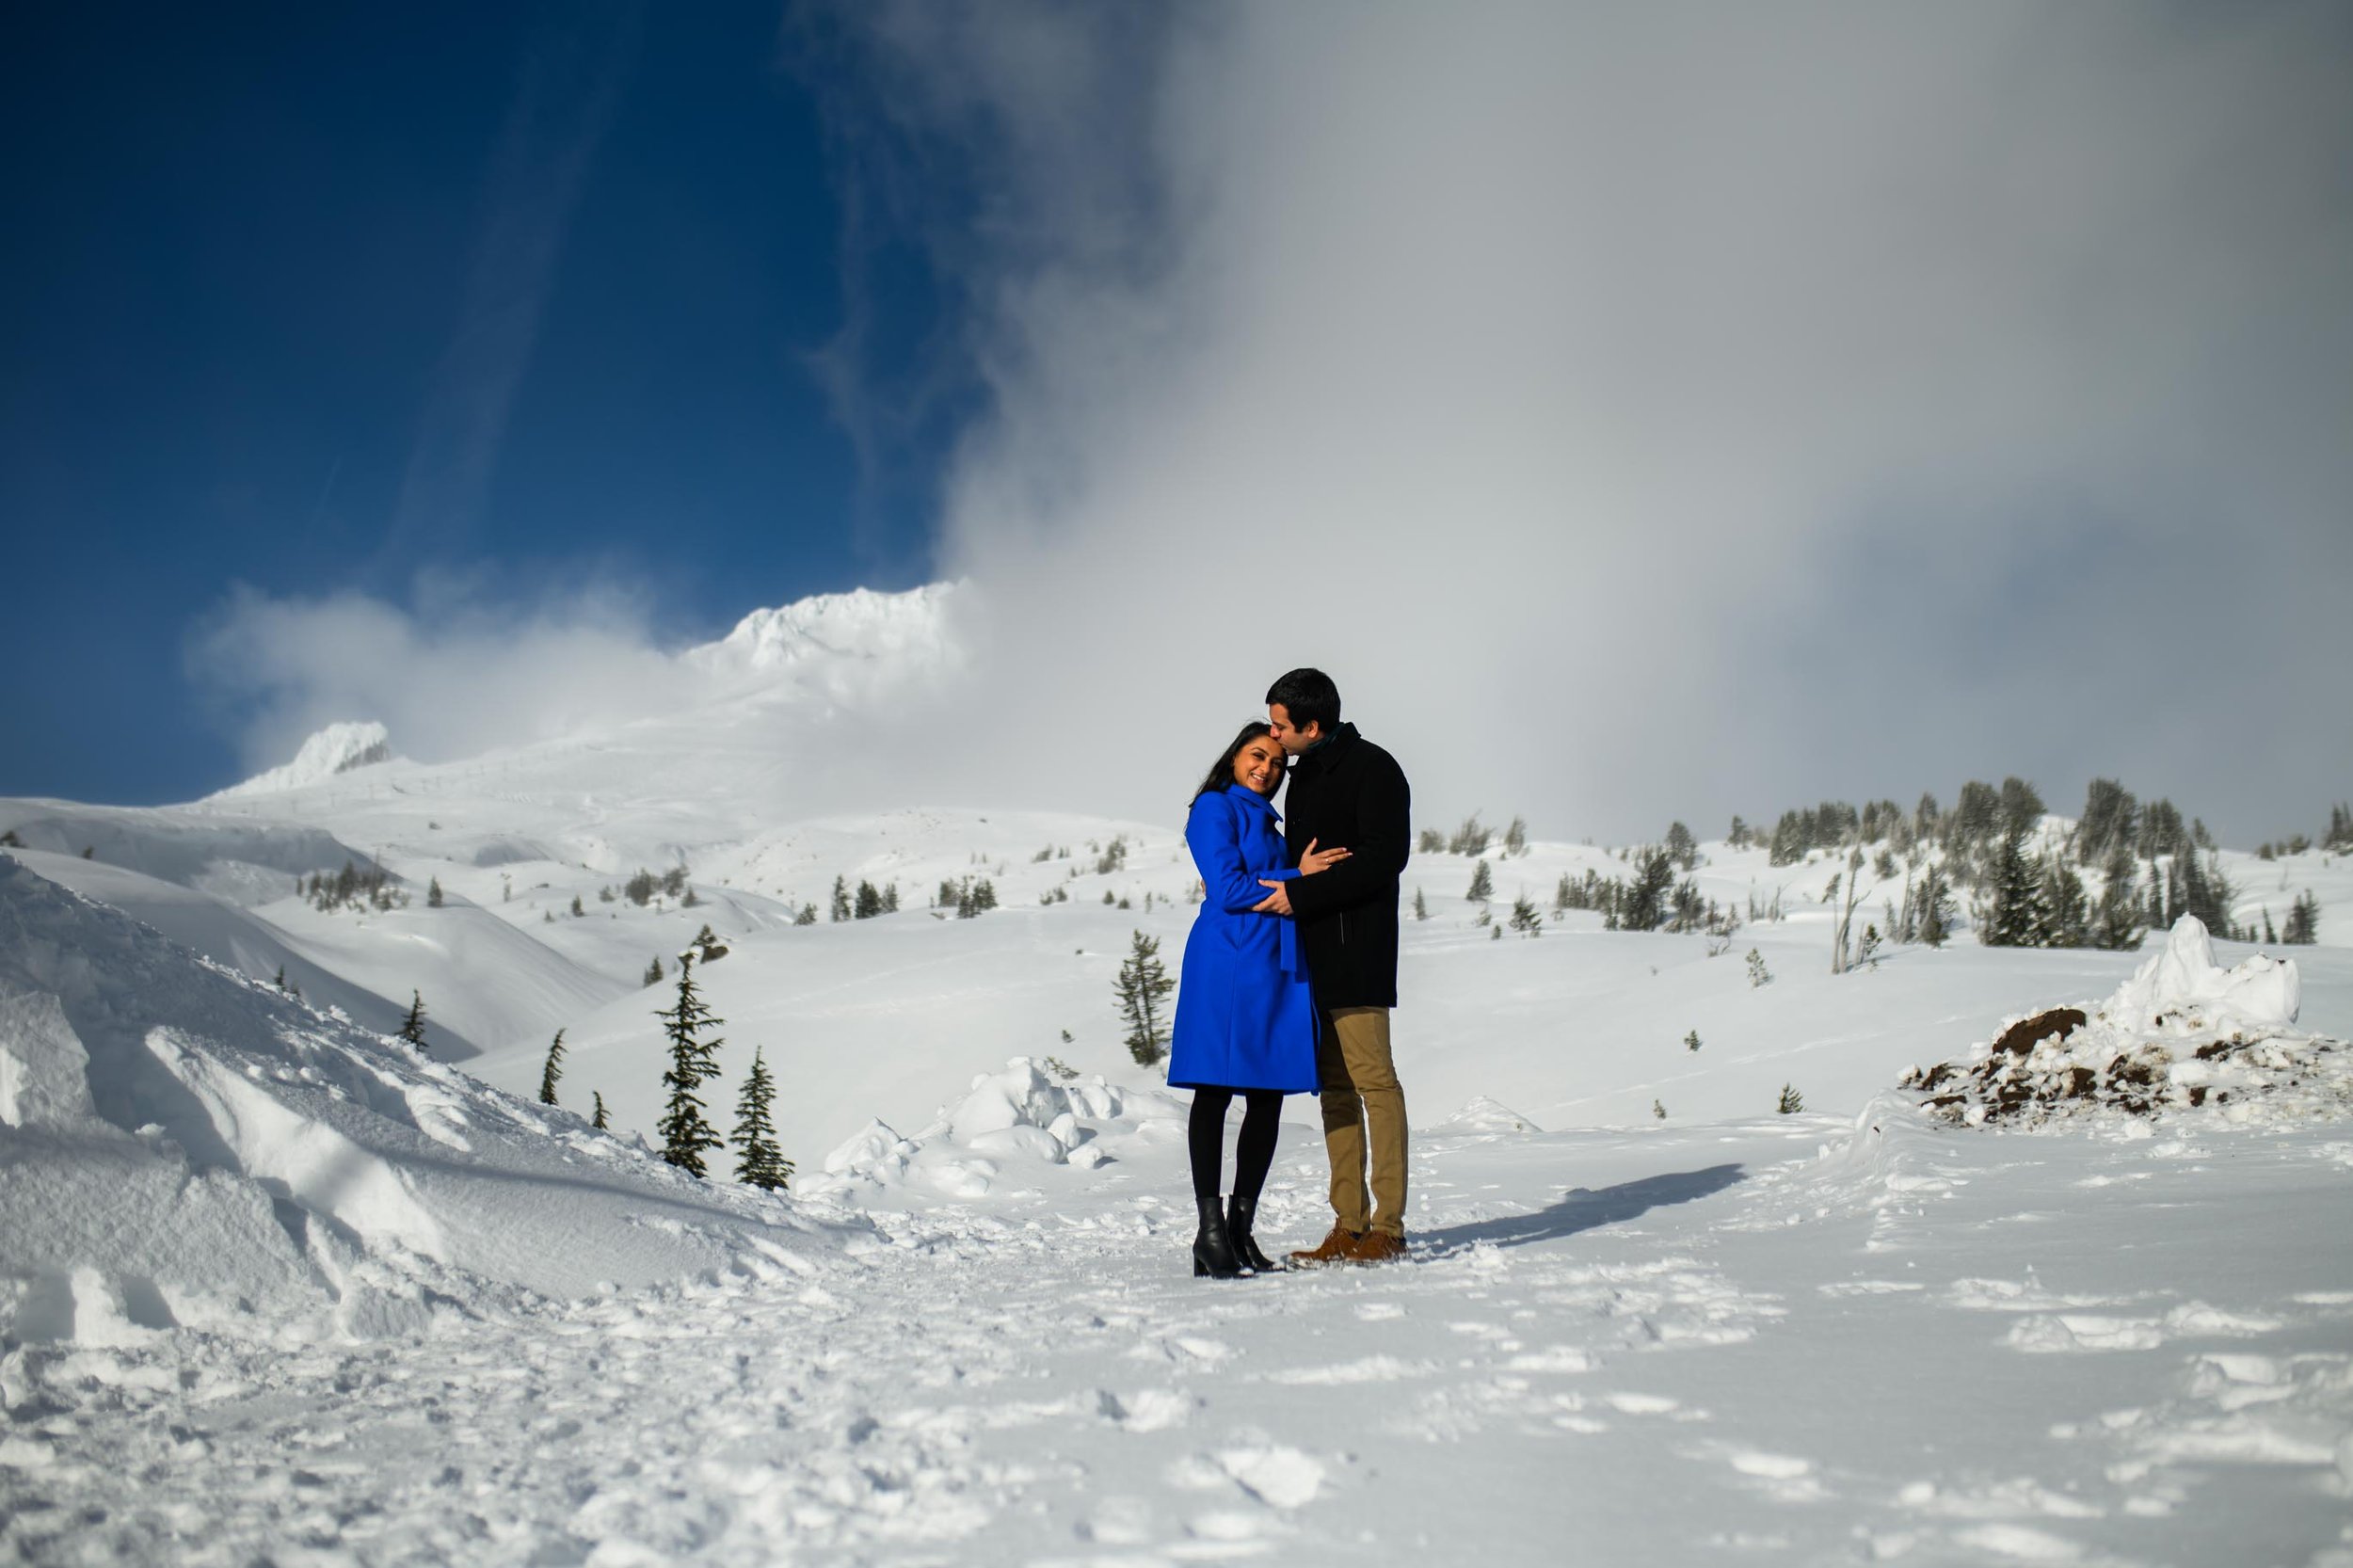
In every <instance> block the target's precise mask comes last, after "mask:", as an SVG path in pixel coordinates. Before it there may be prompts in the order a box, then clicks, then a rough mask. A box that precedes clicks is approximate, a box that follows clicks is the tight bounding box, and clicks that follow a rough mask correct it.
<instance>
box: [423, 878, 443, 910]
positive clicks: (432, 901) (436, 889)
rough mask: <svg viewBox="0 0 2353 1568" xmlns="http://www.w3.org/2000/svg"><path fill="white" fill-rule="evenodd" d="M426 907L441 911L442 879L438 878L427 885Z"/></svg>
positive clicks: (425, 894)
mask: <svg viewBox="0 0 2353 1568" xmlns="http://www.w3.org/2000/svg"><path fill="white" fill-rule="evenodd" d="M424 906H425V907H426V908H427V909H439V908H440V906H441V879H440V877H438V876H437V877H435V878H434V879H433V880H432V881H430V882H428V883H426V884H425V888H424Z"/></svg>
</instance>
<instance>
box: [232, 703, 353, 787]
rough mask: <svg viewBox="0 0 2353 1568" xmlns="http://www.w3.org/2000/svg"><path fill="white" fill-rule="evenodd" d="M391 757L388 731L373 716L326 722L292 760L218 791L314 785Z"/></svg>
mask: <svg viewBox="0 0 2353 1568" xmlns="http://www.w3.org/2000/svg"><path fill="white" fill-rule="evenodd" d="M391 760H392V732H391V731H390V730H388V729H386V728H384V727H383V726H382V725H381V724H378V723H377V722H376V721H375V720H374V719H366V720H360V721H357V722H350V721H346V722H343V723H338V724H330V725H328V727H327V728H324V729H322V730H320V731H318V732H317V733H316V734H314V735H312V737H311V738H310V739H309V740H307V741H305V742H303V743H302V749H301V750H299V751H297V752H296V753H295V758H294V760H293V761H291V762H288V763H286V764H285V765H284V766H282V767H276V768H272V769H270V770H269V771H268V772H266V773H259V774H255V775H254V776H252V777H251V778H248V779H247V780H246V781H245V782H244V783H242V784H232V785H231V786H230V787H229V788H228V789H226V790H223V791H221V792H220V793H221V794H224V795H254V794H267V793H271V792H276V791H279V790H298V789H300V788H302V787H303V786H304V785H306V784H317V783H321V782H323V781H325V780H327V779H329V778H332V777H334V776H336V775H337V774H339V773H349V772H351V771H352V770H353V769H354V768H366V767H373V766H375V765H376V763H378V762H389V761H391Z"/></svg>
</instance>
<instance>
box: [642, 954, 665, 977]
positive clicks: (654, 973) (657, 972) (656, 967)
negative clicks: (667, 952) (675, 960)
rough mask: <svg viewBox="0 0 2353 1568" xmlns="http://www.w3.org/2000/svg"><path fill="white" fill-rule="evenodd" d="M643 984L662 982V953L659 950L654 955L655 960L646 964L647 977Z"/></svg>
mask: <svg viewBox="0 0 2353 1568" xmlns="http://www.w3.org/2000/svg"><path fill="white" fill-rule="evenodd" d="M643 984H648V985H659V984H662V954H660V953H658V952H657V953H655V954H654V955H653V962H651V963H649V964H648V965H647V966H646V978H645V980H644V982H643Z"/></svg>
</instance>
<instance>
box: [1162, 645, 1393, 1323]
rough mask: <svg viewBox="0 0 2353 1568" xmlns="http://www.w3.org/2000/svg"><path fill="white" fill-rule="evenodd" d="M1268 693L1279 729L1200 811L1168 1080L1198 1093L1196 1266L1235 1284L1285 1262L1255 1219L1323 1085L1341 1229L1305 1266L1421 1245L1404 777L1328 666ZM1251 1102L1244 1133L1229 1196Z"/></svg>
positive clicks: (1292, 676)
mask: <svg viewBox="0 0 2353 1568" xmlns="http://www.w3.org/2000/svg"><path fill="white" fill-rule="evenodd" d="M1266 701H1267V722H1266V723H1264V724H1258V723H1255V722H1254V723H1251V724H1247V725H1244V726H1243V727H1242V730H1241V734H1239V735H1237V736H1235V737H1234V741H1233V744H1231V745H1229V746H1227V747H1226V748H1225V755H1224V756H1223V757H1221V758H1219V759H1218V760H1217V762H1216V763H1215V765H1213V766H1212V767H1211V768H1210V769H1209V776H1208V777H1207V778H1205V779H1203V780H1202V783H1201V787H1200V789H1199V790H1197V791H1196V792H1194V794H1193V808H1192V811H1191V813H1190V814H1189V815H1188V817H1187V818H1186V822H1185V842H1186V844H1187V845H1188V846H1190V847H1191V849H1192V851H1193V864H1194V865H1195V866H1197V867H1199V868H1200V872H1201V885H1202V890H1203V898H1202V902H1201V913H1200V914H1199V916H1198V917H1196V918H1195V920H1194V921H1193V932H1192V934H1191V936H1188V937H1187V939H1186V942H1185V958H1184V966H1183V969H1182V983H1181V984H1179V986H1178V987H1177V1022H1176V1029H1175V1032H1174V1037H1173V1040H1172V1043H1171V1047H1170V1051H1169V1064H1168V1081H1169V1083H1170V1085H1171V1086H1172V1087H1175V1088H1189V1089H1191V1090H1193V1116H1192V1123H1191V1127H1190V1147H1191V1150H1192V1156H1193V1198H1194V1201H1195V1203H1196V1204H1197V1205H1198V1207H1199V1208H1200V1213H1201V1225H1200V1229H1199V1231H1198V1233H1197V1234H1196V1235H1195V1236H1194V1238H1193V1272H1194V1274H1196V1275H1209V1276H1211V1277H1214V1278H1219V1279H1231V1278H1233V1277H1234V1276H1236V1275H1237V1274H1241V1273H1244V1272H1264V1271H1267V1270H1271V1269H1273V1268H1274V1267H1276V1265H1275V1264H1274V1263H1273V1261H1272V1260H1271V1259H1270V1258H1268V1257H1267V1256H1266V1255H1265V1254H1264V1253H1263V1252H1261V1251H1260V1250H1259V1248H1258V1243H1257V1240H1256V1238H1255V1237H1254V1236H1253V1234H1252V1223H1253V1221H1254V1220H1255V1219H1256V1217H1257V1208H1258V1195H1259V1193H1260V1192H1262V1191H1263V1190H1264V1188H1265V1186H1266V1177H1267V1171H1268V1170H1269V1168H1270V1167H1271V1166H1272V1165H1273V1162H1274V1143H1275V1136H1276V1131H1277V1128H1278V1127H1279V1125H1280V1116H1281V1112H1282V1106H1283V1096H1285V1095H1296V1094H1311V1093H1313V1094H1320V1096H1321V1101H1322V1110H1323V1142H1324V1148H1325V1150H1326V1152H1327V1153H1329V1155H1330V1156H1331V1160H1332V1211H1333V1216H1334V1219H1333V1225H1332V1231H1331V1234H1330V1235H1328V1236H1326V1237H1325V1238H1324V1239H1323V1240H1322V1241H1321V1243H1320V1244H1319V1245H1317V1246H1315V1247H1313V1248H1310V1249H1308V1250H1305V1251H1302V1252H1295V1253H1292V1254H1291V1255H1290V1258H1289V1261H1290V1262H1291V1263H1292V1264H1293V1265H1314V1264H1326V1263H1385V1262H1389V1261H1391V1260H1394V1259H1397V1258H1401V1257H1403V1256H1405V1095H1404V1091H1403V1090H1401V1088H1400V1087H1399V1086H1398V1081H1397V1069H1396V1066H1395V1065H1394V1064H1393V1063H1392V1062H1391V1060H1390V1052H1389V1011H1390V1009H1391V1008H1393V1007H1395V1006H1396V1005H1397V938H1398V921H1397V904H1398V890H1399V889H1398V877H1399V875H1400V873H1401V872H1403V871H1404V869H1405V857H1406V856H1407V854H1408V853H1409V851H1410V849H1411V836H1410V834H1409V832H1408V829H1407V825H1406V819H1407V814H1408V805H1409V802H1408V795H1407V790H1406V784H1405V775H1404V773H1403V771H1402V770H1401V769H1400V768H1399V767H1398V765H1397V760H1396V759H1394V758H1392V757H1391V756H1390V755H1389V754H1388V753H1387V752H1385V751H1384V750H1382V749H1381V748H1380V747H1379V746H1377V745H1374V744H1372V743H1371V742H1370V741H1368V740H1366V739H1365V738H1364V737H1362V736H1361V735H1359V734H1357V733H1356V727H1355V726H1354V725H1353V724H1343V723H1341V722H1340V694H1339V689H1338V688H1337V686H1335V685H1334V684H1333V683H1332V679H1331V677H1329V676H1327V675H1325V674H1324V673H1323V672H1322V671H1321V670H1312V669H1296V670H1292V671H1291V672H1290V673H1289V674H1288V675H1286V676H1284V677H1283V678H1282V679H1281V680H1277V681H1275V683H1274V685H1273V688H1272V689H1271V690H1270V691H1269V692H1268V693H1267V695H1266ZM1287 773H1288V775H1289V780H1290V793H1289V796H1288V797H1286V800H1285V802H1284V804H1285V807H1286V808H1287V814H1286V815H1284V816H1278V814H1277V813H1276V811H1275V809H1274V800H1273V796H1274V792H1275V790H1276V789H1277V788H1278V787H1279V786H1280V785H1281V784H1282V783H1283V781H1284V778H1285V776H1286V774H1287ZM1235 1096H1241V1099H1242V1102H1243V1108H1244V1109H1243V1112H1242V1122H1241V1134H1240V1136H1239V1138H1238V1140H1237V1143H1236V1147H1235V1150H1234V1186H1233V1195H1232V1198H1231V1201H1230V1202H1226V1203H1223V1204H1222V1203H1221V1198H1220V1192H1219V1188H1220V1177H1221V1176H1222V1174H1223V1165H1224V1158H1225V1113H1226V1112H1227V1110H1228V1109H1229V1108H1230V1107H1231V1106H1232V1104H1233V1101H1234V1098H1235ZM1368 1166H1369V1173H1370V1174H1369V1179H1368V1174H1367V1172H1368Z"/></svg>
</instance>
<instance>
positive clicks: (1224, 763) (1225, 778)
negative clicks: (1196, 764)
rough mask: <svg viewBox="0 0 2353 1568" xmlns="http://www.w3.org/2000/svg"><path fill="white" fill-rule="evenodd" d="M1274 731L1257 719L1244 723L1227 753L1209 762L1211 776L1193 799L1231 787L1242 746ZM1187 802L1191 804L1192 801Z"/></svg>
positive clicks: (1204, 781) (1196, 791) (1227, 748)
mask: <svg viewBox="0 0 2353 1568" xmlns="http://www.w3.org/2000/svg"><path fill="white" fill-rule="evenodd" d="M1273 733H1274V730H1273V727H1272V726H1270V725H1266V724H1261V723H1260V722H1259V721H1257V719H1252V720H1251V721H1250V722H1249V723H1248V724H1245V725H1243V726H1242V727H1241V734H1239V735H1237V736H1235V737H1234V744H1232V745H1229V746H1227V747H1226V748H1225V756H1223V757H1220V758H1219V759H1218V760H1216V761H1214V762H1212V763H1210V764H1209V776H1208V777H1207V778H1204V779H1203V780H1202V781H1201V788H1199V789H1197V790H1195V791H1193V800H1196V801H1197V800H1199V799H1200V798H1201V797H1202V796H1203V795H1206V794H1209V793H1211V792H1222V791H1225V790H1228V789H1231V788H1232V787H1233V783H1234V759H1235V758H1237V757H1240V756H1241V748H1242V747H1244V746H1246V745H1248V744H1250V743H1251V742H1253V741H1256V740H1259V739H1261V738H1263V737H1265V736H1268V735H1272V734H1273ZM1187 804H1188V805H1190V804H1191V802H1188V803H1187Z"/></svg>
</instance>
